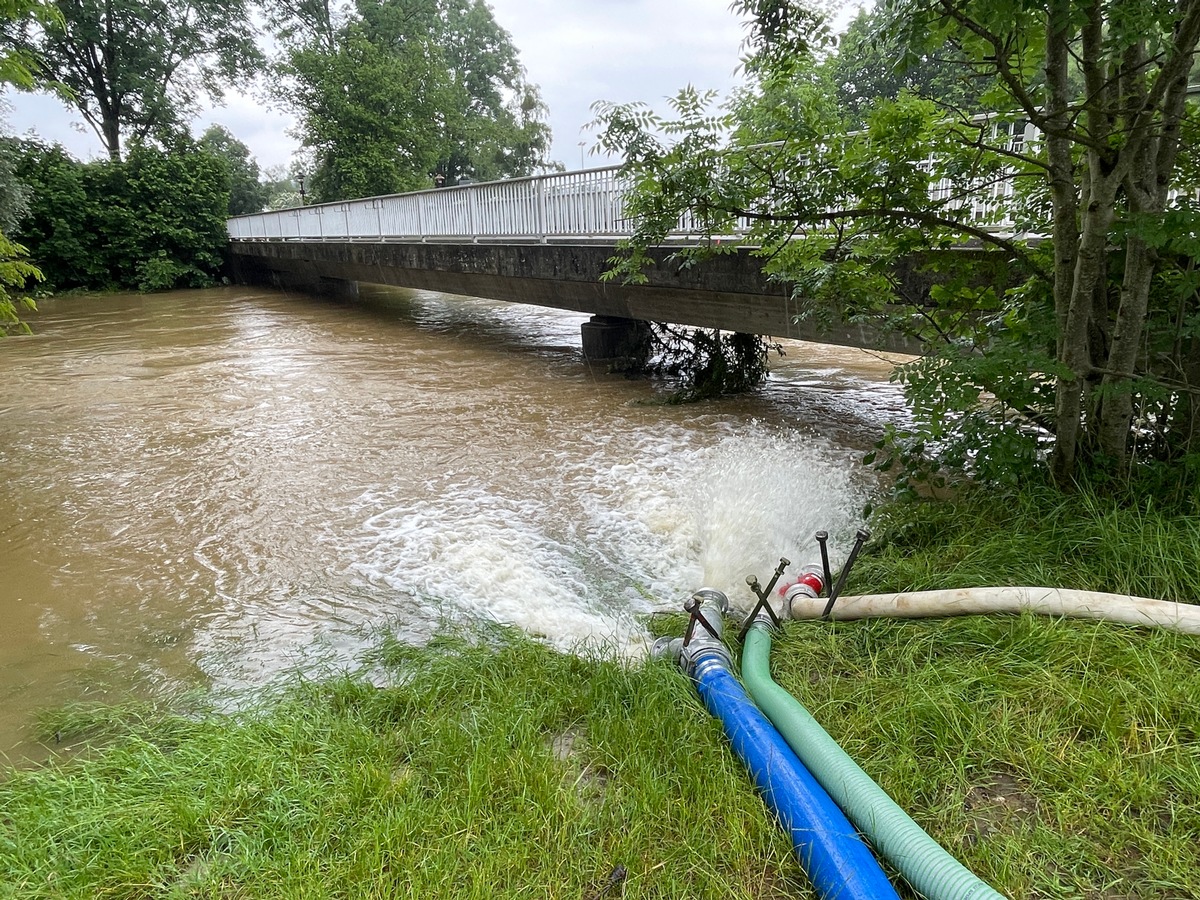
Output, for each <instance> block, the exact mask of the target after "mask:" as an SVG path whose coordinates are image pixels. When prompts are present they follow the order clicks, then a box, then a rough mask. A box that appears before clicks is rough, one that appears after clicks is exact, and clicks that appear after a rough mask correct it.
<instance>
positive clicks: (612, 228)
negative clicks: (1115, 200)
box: [227, 124, 1040, 243]
mask: <svg viewBox="0 0 1200 900" xmlns="http://www.w3.org/2000/svg"><path fill="white" fill-rule="evenodd" d="M1006 127H1007V128H1008V129H1011V130H1008V131H1006V132H1005V133H1004V134H1003V135H1002V136H1001V139H1002V140H1005V141H1006V142H1007V146H1008V149H1009V150H1011V151H1013V152H1020V151H1021V150H1023V149H1025V148H1027V147H1029V146H1030V145H1032V144H1034V143H1035V142H1037V141H1038V140H1039V139H1040V135H1039V134H1038V133H1037V129H1035V128H1033V127H1032V126H1028V125H1023V124H1019V125H1017V126H1015V127H1013V126H1006ZM762 146H764V147H766V146H771V145H765V144H764V145H762ZM926 165H927V166H928V169H927V170H928V171H931V172H932V171H934V170H935V161H934V160H933V159H930V160H928V161H927V163H926ZM626 190H627V184H626V182H625V181H624V179H623V178H622V176H621V169H620V166H608V167H605V168H599V169H585V170H582V171H578V172H565V173H555V174H550V175H534V176H530V177H527V178H512V179H508V180H505V181H489V182H484V183H482V184H471V185H460V186H458V187H450V188H435V189H433V190H426V191H417V192H415V193H411V194H392V195H390V196H386V197H368V198H366V199H363V200H348V201H341V202H335V203H322V204H315V205H312V206H300V207H295V208H292V209H283V210H278V211H273V212H262V213H254V214H252V215H248V216H238V217H237V218H234V219H230V220H229V221H228V223H227V227H228V230H229V237H230V240H233V241H347V240H349V241H461V240H462V239H463V238H468V239H470V240H471V241H473V242H479V241H522V242H524V241H538V242H543V243H544V242H547V241H553V240H565V239H571V240H588V239H590V240H604V241H613V240H616V239H618V238H622V237H628V236H630V235H631V234H632V233H633V230H634V225H635V223H634V222H633V220H632V219H630V218H627V217H626V216H625V196H626ZM930 199H932V200H934V201H940V202H950V203H952V204H953V205H957V206H959V207H960V209H959V214H960V215H965V216H966V221H968V222H970V223H971V224H973V225H975V226H977V227H982V228H987V229H991V230H996V231H1012V230H1016V229H1020V228H1021V226H1019V225H1017V223H1015V222H1014V221H1013V219H1012V217H1011V214H1010V212H1009V209H1010V201H1011V200H1012V199H1013V181H1012V179H1011V178H1007V177H1000V178H995V179H992V180H990V181H989V182H987V183H986V184H984V183H980V184H977V185H974V186H972V185H970V184H964V183H963V182H962V181H960V180H957V179H951V178H941V179H939V180H938V181H936V182H934V183H932V184H931V185H930ZM751 224H752V223H751V222H750V221H749V220H748V219H742V220H740V221H739V222H738V223H737V225H735V227H734V228H733V229H731V234H730V236H731V237H736V236H738V235H741V234H745V233H746V232H748V231H749V230H750V227H751ZM703 233H704V232H703V229H702V228H700V227H699V225H698V223H697V222H696V220H695V218H694V217H693V216H691V215H690V214H685V215H684V216H683V217H682V218H681V219H680V221H679V223H678V226H677V229H676V230H675V232H674V233H673V234H672V235H671V236H670V237H671V238H672V239H676V240H686V239H688V238H693V237H699V236H702V234H703Z"/></svg>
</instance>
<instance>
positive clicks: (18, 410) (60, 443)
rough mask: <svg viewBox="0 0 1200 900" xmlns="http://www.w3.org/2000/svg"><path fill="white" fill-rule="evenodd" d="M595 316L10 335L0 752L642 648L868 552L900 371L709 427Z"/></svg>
mask: <svg viewBox="0 0 1200 900" xmlns="http://www.w3.org/2000/svg"><path fill="white" fill-rule="evenodd" d="M585 318H586V317H584V316H580V315H575V314H570V313H563V312H558V311H554V310H545V309H539V308H536V307H530V306H521V305H514V304H504V303H498V302H492V301H487V300H480V299H472V298H462V297H449V296H444V295H439V294H430V293H419V292H410V291H400V290H395V289H385V288H379V289H373V288H367V287H365V286H364V288H363V296H362V298H361V301H360V302H357V303H355V304H352V305H347V304H343V303H336V302H332V301H328V300H325V299H321V298H313V297H307V296H304V295H298V294H286V293H282V292H275V291H266V290H262V289H251V288H220V289H213V290H205V291H180V292H175V293H170V294H159V295H150V296H137V295H115V296H104V297H72V298H62V299H56V300H50V301H46V302H44V303H43V304H42V309H41V311H40V312H39V313H37V314H36V315H35V316H34V317H33V318H32V320H31V322H32V325H33V327H34V329H35V334H34V335H32V336H19V337H13V338H9V339H6V340H4V341H0V379H2V382H3V384H4V392H3V396H2V399H0V422H2V423H3V425H2V428H3V431H2V437H0V465H2V471H3V492H2V494H0V758H3V757H7V758H8V759H10V760H12V761H20V760H21V759H24V758H33V757H36V756H38V755H39V753H40V752H41V751H39V749H38V747H39V745H38V741H37V739H38V736H39V735H38V731H37V725H36V722H37V714H38V711H39V710H44V709H47V708H53V707H56V706H60V705H62V704H67V703H74V702H79V701H102V702H120V701H123V700H127V699H129V698H134V697H137V698H140V697H164V696H171V695H173V694H174V693H175V692H178V691H182V690H189V689H195V688H197V687H200V688H203V689H204V690H206V691H210V692H213V693H215V694H216V695H217V696H222V695H224V694H236V692H238V691H240V690H243V689H244V688H247V687H254V686H257V685H261V684H263V683H264V682H267V681H269V680H270V679H272V678H274V677H276V676H278V675H280V674H281V673H284V672H287V671H289V670H291V669H293V668H294V667H297V666H300V667H307V668H310V669H318V668H320V667H325V666H347V665H353V664H354V662H355V660H356V659H357V658H358V656H359V654H360V653H361V651H362V650H363V648H364V647H367V646H369V645H370V644H371V643H372V642H373V641H375V640H377V638H378V635H379V634H380V633H381V632H382V631H384V630H388V631H391V632H392V633H395V634H398V635H399V636H400V637H401V638H402V639H404V640H409V641H418V642H419V641H421V640H424V639H426V638H427V637H428V636H429V635H431V634H432V633H433V632H434V631H435V630H436V629H437V628H438V627H440V626H441V625H443V624H444V623H447V622H457V621H462V620H465V619H470V618H478V617H483V618H487V619H492V620H496V621H500V622H504V623H508V624H512V625H515V626H518V627H520V628H522V629H525V630H526V631H528V632H530V633H533V634H537V635H540V636H543V637H544V638H545V639H547V640H549V641H550V642H552V643H554V644H555V645H557V646H560V647H563V648H574V647H579V646H584V645H588V646H598V647H601V648H604V649H606V650H611V651H613V652H619V653H638V652H641V650H642V648H643V647H644V645H645V643H646V636H645V632H644V629H643V627H642V626H641V624H639V616H641V615H643V614H645V613H647V612H649V611H652V610H655V609H662V608H669V607H673V606H675V605H676V604H678V602H679V600H680V599H681V598H682V597H685V596H686V595H688V594H689V593H690V592H691V591H692V590H694V589H695V588H697V587H699V586H701V584H710V585H712V586H715V587H719V588H722V589H724V590H726V591H727V592H729V593H730V596H731V599H733V600H734V601H735V602H737V603H745V602H746V601H748V600H749V596H748V590H747V588H746V587H745V582H744V579H745V576H746V575H747V574H749V573H751V572H754V573H757V574H759V575H760V576H762V575H764V574H767V575H769V573H770V572H771V571H772V570H773V569H774V567H775V563H776V561H777V560H778V558H779V557H780V556H788V557H789V558H790V559H792V560H796V561H809V560H811V559H812V558H813V545H812V542H811V536H812V533H813V532H814V531H816V530H818V529H821V528H824V529H827V530H829V531H830V532H831V534H832V535H833V536H834V541H835V542H837V541H840V542H841V545H842V546H845V545H846V544H847V543H848V542H849V540H850V537H849V536H850V535H852V534H853V531H854V529H855V528H856V527H857V525H858V524H859V515H860V511H861V509H862V506H863V503H864V501H865V499H866V497H867V490H868V488H867V478H866V476H865V474H864V473H862V472H861V471H859V470H858V467H857V466H856V465H855V461H856V460H857V458H858V457H859V456H860V455H861V451H862V449H863V448H865V447H866V446H867V445H868V444H869V443H871V442H872V441H874V440H875V439H876V438H877V436H878V434H879V433H880V431H881V430H882V427H883V424H884V423H885V422H888V421H894V420H898V419H900V418H902V417H903V416H904V410H903V403H902V401H901V397H900V394H899V391H898V389H897V388H896V387H895V386H893V385H891V384H890V383H888V374H889V372H890V368H891V365H890V363H889V362H888V361H887V360H886V359H883V358H881V357H878V356H876V355H873V354H868V353H862V352H858V351H851V350H845V349H841V348H832V347H822V346H818V345H812V344H799V343H789V344H787V345H786V350H787V355H786V356H785V357H784V358H782V359H776V360H774V362H773V366H774V370H773V374H772V377H771V380H770V383H769V384H768V385H767V386H766V387H765V388H764V389H763V390H762V391H760V392H759V393H757V394H755V395H754V396H750V397H743V398H738V399H732V400H722V401H718V402H713V403H707V404H702V405H696V406H686V407H678V406H676V407H671V406H663V405H656V404H655V403H653V402H652V401H653V400H654V399H655V398H656V396H660V394H658V393H657V391H658V390H659V389H658V388H656V387H655V386H654V385H653V384H652V383H650V382H648V381H645V380H628V379H625V378H622V377H620V376H615V375H609V374H606V373H605V372H604V371H602V370H600V369H598V368H594V367H591V366H589V365H588V364H587V362H586V361H585V360H584V359H583V358H582V356H581V354H580V350H579V325H580V323H581V322H582V321H583V320H584V319H585Z"/></svg>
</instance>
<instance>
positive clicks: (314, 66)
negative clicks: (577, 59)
mask: <svg viewBox="0 0 1200 900" xmlns="http://www.w3.org/2000/svg"><path fill="white" fill-rule="evenodd" d="M281 12H282V13H283V14H284V15H283V19H282V20H281V22H280V23H279V24H278V25H277V29H278V31H279V34H280V35H281V38H282V39H283V40H284V42H285V45H286V47H287V49H286V51H285V53H284V55H283V57H282V58H281V60H280V61H279V62H278V68H279V71H280V73H281V74H282V75H283V76H284V78H283V80H282V81H281V82H280V83H279V86H278V90H277V96H278V98H279V100H280V101H281V102H282V103H284V104H285V105H287V106H290V107H291V108H292V109H293V110H294V111H295V112H296V114H297V117H298V118H299V120H300V126H299V136H300V138H301V140H302V141H303V143H304V145H305V146H306V147H307V148H309V149H310V150H311V151H312V153H313V156H314V158H315V165H316V171H315V172H313V173H312V177H311V180H310V184H311V185H312V194H313V196H314V198H316V199H318V200H337V199H345V198H348V197H363V196H371V195H375V194H390V193H397V192H401V191H408V190H416V189H420V188H427V187H432V186H433V181H432V178H433V175H434V174H435V173H437V174H440V175H443V176H444V177H445V179H446V183H447V184H455V183H456V182H457V181H458V180H459V179H460V178H464V177H470V178H473V179H475V180H491V179H496V178H502V177H505V176H513V175H528V174H532V173H533V172H534V171H535V170H536V169H538V168H542V167H545V166H546V165H547V163H546V158H545V155H546V152H547V150H548V149H549V138H550V131H549V127H548V126H547V125H546V124H545V115H546V108H545V105H544V104H543V103H542V100H541V96H540V94H539V92H538V89H537V87H536V85H531V84H528V83H527V82H526V81H525V78H524V71H523V70H522V68H521V66H520V63H519V61H518V58H517V51H516V48H515V47H514V46H513V45H512V42H511V39H510V38H509V36H508V34H507V32H505V31H504V30H503V29H502V28H500V26H499V25H498V24H497V23H496V21H495V19H494V18H493V17H492V13H491V10H490V9H489V8H488V6H487V5H486V4H485V3H483V2H482V0H436V2H426V0H391V2H383V0H358V2H356V3H355V4H354V7H353V8H352V9H351V8H349V7H346V8H340V9H338V10H336V11H334V12H336V15H335V14H333V13H331V11H330V10H329V9H328V8H325V10H324V13H323V14H321V13H320V10H318V9H317V8H315V7H311V5H309V4H300V5H299V6H297V7H295V8H294V9H292V10H291V12H290V13H289V12H288V11H287V10H281Z"/></svg>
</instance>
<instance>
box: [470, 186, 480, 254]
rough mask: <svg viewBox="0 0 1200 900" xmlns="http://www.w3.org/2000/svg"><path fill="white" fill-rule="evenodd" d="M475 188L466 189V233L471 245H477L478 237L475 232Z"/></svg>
mask: <svg viewBox="0 0 1200 900" xmlns="http://www.w3.org/2000/svg"><path fill="white" fill-rule="evenodd" d="M475 194H476V191H475V186H474V185H471V187H469V188H467V231H469V232H471V243H473V244H477V243H479V235H478V234H477V233H476V230H475Z"/></svg>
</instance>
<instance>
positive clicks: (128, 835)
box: [0, 635, 804, 898]
mask: <svg viewBox="0 0 1200 900" xmlns="http://www.w3.org/2000/svg"><path fill="white" fill-rule="evenodd" d="M384 655H385V657H387V664H388V665H389V667H390V668H391V669H392V671H393V673H394V674H395V676H396V678H397V680H398V681H402V682H403V684H402V686H399V687H395V688H390V689H382V690H380V689H376V688H373V687H371V686H369V685H367V684H365V683H364V682H363V681H360V680H356V679H352V678H343V679H336V680H333V681H327V682H325V683H322V684H306V685H301V686H298V687H296V688H295V689H294V690H293V691H291V692H290V693H288V694H287V695H285V696H284V697H282V698H276V699H275V700H273V701H271V702H269V703H267V704H265V705H264V706H263V708H262V709H260V710H258V711H257V712H254V713H248V714H245V715H242V716H239V717H236V718H225V717H219V716H212V717H208V718H205V719H202V720H199V721H190V720H186V719H167V720H164V721H160V722H158V723H154V724H149V723H147V722H145V721H142V720H134V721H132V722H129V723H126V727H125V732H126V733H125V734H124V735H123V736H121V737H120V738H118V739H117V740H116V742H115V743H114V744H113V745H112V746H111V747H110V748H109V749H107V750H105V751H103V752H101V753H99V754H98V755H96V756H94V757H93V758H90V759H84V760H79V761H76V762H69V763H66V764H64V765H61V766H52V767H49V768H46V769H44V770H41V771H35V772H18V773H15V774H13V775H12V777H10V778H9V779H8V780H7V781H6V782H4V783H3V784H0V809H2V810H3V815H2V816H0V884H2V885H3V886H2V887H0V895H5V896H11V897H21V898H26V897H29V898H36V897H47V898H49V897H55V898H59V897H97V896H103V897H176V896H178V897H185V896H186V897H255V898H258V897H347V898H351V897H353V898H364V897H480V898H483V897H518V896H520V897H571V898H581V897H588V896H591V895H592V894H593V893H594V892H595V891H597V890H599V889H601V888H602V887H603V886H604V885H605V884H606V883H607V881H608V879H609V875H610V873H611V872H612V871H613V870H614V868H615V867H616V866H618V865H623V866H625V867H626V869H627V870H628V872H629V877H628V879H627V882H626V884H625V886H624V892H625V893H624V895H625V896H627V897H633V896H645V897H685V896H691V897H745V898H749V897H759V896H765V897H772V896H804V893H803V891H801V890H799V888H798V886H797V884H796V883H795V879H797V878H798V877H799V870H798V868H797V866H796V864H795V863H794V861H793V860H792V859H791V856H790V848H789V844H788V841H787V840H786V838H785V837H784V836H783V835H782V834H781V833H780V832H779V831H778V829H777V828H776V826H775V825H774V823H773V821H772V820H771V818H770V816H769V814H768V813H767V812H766V810H765V808H764V807H763V805H762V804H761V803H760V802H758V801H757V800H756V799H755V798H754V797H753V795H752V794H749V793H748V790H747V787H746V784H745V776H744V775H743V773H742V772H741V770H740V769H739V767H738V765H737V763H736V762H735V760H734V759H733V758H732V757H731V756H730V755H729V754H728V753H727V752H726V750H725V748H724V746H723V744H722V742H721V738H720V733H719V728H718V726H717V725H716V724H715V723H714V722H712V721H711V720H710V719H709V718H708V716H707V715H706V714H705V713H704V711H703V709H702V708H701V706H700V705H699V702H698V700H697V699H696V698H695V697H694V694H693V692H692V691H691V688H690V687H689V685H688V684H687V683H686V681H685V680H684V679H683V678H682V677H681V675H680V674H679V673H678V671H675V670H673V669H672V668H671V667H669V666H667V665H665V664H663V665H650V666H645V667H637V668H630V667H627V666H625V665H622V664H619V663H616V662H608V661H589V660H585V659H581V658H576V657H572V656H567V655H563V654H559V653H556V652H554V651H551V650H549V649H547V648H544V647H542V646H540V645H538V644H536V643H535V642H533V641H531V640H529V639H527V638H522V637H519V636H516V635H505V636H501V637H499V638H497V639H495V640H489V641H484V642H479V641H441V642H439V643H438V645H436V646H434V647H432V648H429V649H427V650H423V651H412V650H402V649H401V648H397V647H392V648H390V649H389V651H388V652H387V653H385V654H384ZM92 724H93V723H91V722H89V726H90V725H92ZM109 724H110V725H112V724H113V723H112V722H110V723H109ZM616 895H617V896H620V889H617V893H616Z"/></svg>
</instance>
